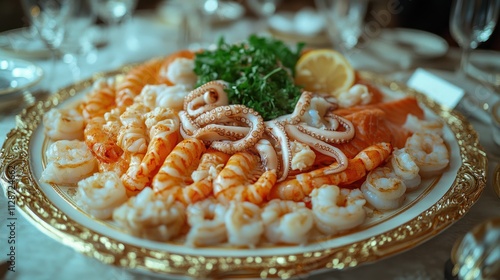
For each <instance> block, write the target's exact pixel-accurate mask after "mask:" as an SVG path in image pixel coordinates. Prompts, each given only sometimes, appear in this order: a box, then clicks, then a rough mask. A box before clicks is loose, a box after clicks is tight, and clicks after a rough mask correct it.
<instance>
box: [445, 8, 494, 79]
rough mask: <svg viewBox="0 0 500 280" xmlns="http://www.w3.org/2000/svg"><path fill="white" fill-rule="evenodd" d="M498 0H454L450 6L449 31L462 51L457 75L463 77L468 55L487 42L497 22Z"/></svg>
mask: <svg viewBox="0 0 500 280" xmlns="http://www.w3.org/2000/svg"><path fill="white" fill-rule="evenodd" d="M499 10H500V0H454V1H453V3H452V6H451V15H450V31H451V35H452V36H453V38H454V39H455V40H456V41H457V43H458V45H459V46H460V48H461V49H462V56H461V58H460V68H459V69H458V74H459V75H460V76H463V77H465V75H466V71H467V65H468V64H469V55H470V52H471V51H472V50H473V49H476V48H477V47H478V46H479V44H481V43H482V42H485V41H487V40H488V39H489V38H490V36H491V34H492V33H493V30H494V29H495V26H496V24H497V20H498V12H499Z"/></svg>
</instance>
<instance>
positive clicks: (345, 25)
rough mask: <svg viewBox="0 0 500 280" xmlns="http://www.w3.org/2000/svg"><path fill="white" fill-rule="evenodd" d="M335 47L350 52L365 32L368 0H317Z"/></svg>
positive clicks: (317, 6)
mask: <svg viewBox="0 0 500 280" xmlns="http://www.w3.org/2000/svg"><path fill="white" fill-rule="evenodd" d="M315 4H316V8H317V9H318V11H319V12H321V14H322V16H323V18H324V20H325V26H326V30H327V32H328V35H329V37H330V40H331V41H332V43H333V45H334V47H335V48H338V49H339V51H341V52H342V53H344V54H347V53H349V51H350V50H352V49H353V48H354V47H355V46H356V45H357V44H358V41H359V37H360V36H361V34H362V33H363V28H364V18H365V15H366V10H367V6H368V0H315Z"/></svg>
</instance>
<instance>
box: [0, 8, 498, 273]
mask: <svg viewBox="0 0 500 280" xmlns="http://www.w3.org/2000/svg"><path fill="white" fill-rule="evenodd" d="M254 26H255V25H254V24H252V22H251V21H250V20H243V21H241V22H238V23H235V24H234V25H231V26H225V27H222V28H220V29H218V30H216V32H215V33H214V35H213V39H214V41H215V39H216V38H217V37H218V36H219V35H220V34H224V36H226V38H227V39H228V41H238V40H243V39H245V38H246V37H247V36H248V34H250V33H252V32H254V31H255V30H253V27H254ZM128 28H129V35H130V37H129V38H128V39H126V42H127V43H124V44H113V45H111V47H105V48H102V49H99V50H98V53H97V54H98V56H97V61H98V62H97V63H95V64H90V65H83V66H82V71H81V75H80V76H79V77H72V75H69V74H68V73H71V71H69V70H68V69H69V68H68V65H66V64H63V63H58V64H57V65H56V71H55V76H56V79H55V80H54V82H53V84H52V86H54V87H58V86H63V85H67V84H70V83H72V82H74V81H75V79H82V78H85V77H87V76H88V75H90V74H91V73H93V72H95V71H105V70H110V69H114V68H116V67H117V66H119V65H121V64H125V63H128V62H137V61H143V60H146V59H148V58H151V57H155V56H161V55H166V54H168V53H169V52H171V51H173V50H175V49H176V48H177V44H176V37H177V31H176V29H175V28H173V27H172V26H168V25H166V24H165V23H163V22H161V21H159V20H158V19H156V18H154V17H149V16H145V15H139V16H137V17H135V18H134V19H133V20H132V22H131V23H130V26H129V27H128ZM457 54H458V52H457V50H450V51H449V52H448V54H447V55H446V56H445V57H442V58H438V59H434V60H432V61H425V62H415V63H416V64H415V65H412V66H418V65H420V66H425V67H434V68H440V69H445V70H452V69H454V67H456V65H457V64H456V63H457ZM2 55H4V54H1V53H0V57H1V56H2ZM351 59H352V61H353V64H354V65H355V66H356V67H358V68H365V69H371V70H376V71H381V72H393V71H399V70H401V69H398V68H397V67H396V68H395V67H394V65H392V64H389V65H388V64H387V63H384V62H383V61H382V60H377V59H373V58H372V57H371V56H370V54H369V53H368V52H363V49H361V52H358V53H357V54H356V55H353V56H352V57H351ZM34 62H35V63H37V64H39V65H40V66H42V67H43V68H44V69H45V70H48V69H50V63H49V62H48V61H47V60H34ZM400 73H401V72H400ZM38 87H40V88H47V87H48V84H47V81H44V82H42V83H41V84H40V85H39V86H38ZM20 110H21V108H20V107H15V108H10V107H9V108H5V107H3V108H2V109H1V111H0V133H1V134H2V136H1V138H0V144H3V142H4V141H5V135H6V134H7V133H8V131H10V130H11V129H12V128H14V126H15V115H16V114H17V113H18V112H20ZM470 122H471V123H472V124H473V125H474V127H475V129H476V130H477V131H478V132H479V134H480V135H481V143H482V144H483V145H484V147H485V149H486V150H487V151H493V150H494V149H498V147H497V146H495V145H494V144H493V141H492V139H491V133H490V131H491V128H490V126H489V125H487V124H484V123H482V122H480V121H478V120H477V119H475V118H470ZM496 164H497V161H496V160H495V159H490V160H489V173H488V174H489V177H491V174H492V171H493V168H494V167H495V166H496ZM6 204H7V200H6V198H5V196H3V195H2V196H0V220H1V227H0V261H1V260H4V259H7V258H8V256H7V254H8V246H7V245H8V244H7V234H8V233H9V232H8V227H7V225H8V221H7V214H8V213H7V206H6ZM495 216H500V199H498V198H497V197H496V196H495V194H494V192H493V190H492V180H491V178H488V183H487V187H486V189H485V190H484V193H483V194H482V196H481V198H480V200H479V201H478V202H477V204H476V205H475V206H474V207H473V208H472V209H471V210H470V211H469V212H468V213H467V214H466V215H465V217H464V218H462V219H461V220H459V221H457V222H456V223H455V224H454V225H452V226H451V227H449V228H448V229H446V230H445V231H443V232H442V233H441V234H439V235H437V236H435V237H434V238H432V239H431V240H429V241H427V242H426V243H424V244H421V245H419V246H416V247H415V248H413V249H411V250H409V251H406V252H403V253H400V254H398V255H396V256H393V257H389V258H387V259H384V260H381V261H378V262H376V263H373V264H366V265H362V266H360V267H357V268H354V269H351V270H347V271H332V272H328V273H324V274H320V275H315V276H311V277H310V278H311V279H370V278H375V279H443V275H444V264H445V262H446V261H447V260H448V258H449V256H450V250H451V247H452V245H453V243H454V242H455V241H456V240H457V238H458V237H460V236H462V235H463V234H465V233H466V232H467V231H469V230H470V229H471V228H472V227H473V226H475V225H477V224H478V223H480V222H482V221H485V220H486V219H488V218H491V217H495ZM16 217H17V220H16V229H15V238H16V272H9V273H8V274H7V276H6V277H7V279H27V280H28V279H134V278H137V279H143V278H144V277H143V276H138V275H132V274H129V273H126V272H124V271H122V270H121V269H119V268H115V267H110V266H107V265H104V264H102V263H100V262H99V261H96V260H94V259H91V258H88V257H85V256H83V255H81V254H79V253H76V252H75V251H74V250H73V249H72V248H69V247H66V246H64V245H61V244H60V243H58V242H56V241H54V240H53V239H51V238H49V237H47V236H46V235H45V234H44V233H42V232H41V231H40V230H39V229H37V228H36V227H35V226H34V225H33V224H32V223H30V222H29V221H27V220H26V219H25V218H24V217H23V216H22V215H21V213H17V215H16Z"/></svg>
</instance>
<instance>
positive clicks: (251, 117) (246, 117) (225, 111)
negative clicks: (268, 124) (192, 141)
mask: <svg viewBox="0 0 500 280" xmlns="http://www.w3.org/2000/svg"><path fill="white" fill-rule="evenodd" d="M193 122H194V124H195V125H197V126H198V127H200V129H199V130H202V131H201V132H205V133H206V132H207V131H210V129H212V130H213V129H214V128H217V129H219V135H220V134H226V135H237V134H238V133H237V132H238V131H237V130H233V129H231V130H230V129H223V126H209V125H211V124H220V123H227V122H237V123H240V124H242V125H243V126H245V127H249V128H250V129H249V131H248V132H247V133H246V134H245V135H244V137H240V138H239V139H237V140H233V141H229V140H232V139H222V140H216V141H212V142H211V143H210V147H212V148H213V149H216V150H218V151H221V152H224V153H228V154H234V153H236V152H239V151H244V150H246V149H249V148H251V147H253V146H254V145H255V144H256V143H257V141H259V140H260V139H261V138H262V135H263V134H264V130H265V125H264V120H263V119H262V117H261V116H260V115H259V114H258V113H257V112H256V111H254V110H253V109H251V108H248V107H246V106H244V105H226V106H219V107H217V108H215V109H212V110H210V111H208V112H205V113H203V114H201V115H200V116H198V117H197V118H195V119H194V120H193ZM205 127H207V128H206V131H204V128H205ZM201 132H199V133H201ZM235 133H236V134H235ZM195 134H196V132H195ZM193 136H194V134H193Z"/></svg>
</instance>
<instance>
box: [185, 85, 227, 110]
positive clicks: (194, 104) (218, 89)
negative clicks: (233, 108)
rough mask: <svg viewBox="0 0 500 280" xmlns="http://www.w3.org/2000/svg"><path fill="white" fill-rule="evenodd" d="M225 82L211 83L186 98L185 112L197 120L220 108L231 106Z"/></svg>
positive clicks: (195, 90)
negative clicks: (202, 115)
mask: <svg viewBox="0 0 500 280" xmlns="http://www.w3.org/2000/svg"><path fill="white" fill-rule="evenodd" d="M226 85H227V84H226V83H225V82H224V81H211V82H208V83H206V84H204V85H202V86H200V87H198V88H196V89H194V90H193V91H191V92H190V93H189V94H188V95H187V96H186V97H185V98H184V111H186V112H187V113H188V115H190V116H191V117H193V118H195V117H197V116H199V115H201V114H203V113H205V112H208V111H210V110H212V109H214V108H217V107H219V106H224V105H227V104H229V103H228V97H227V93H226V91H225V88H226Z"/></svg>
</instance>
